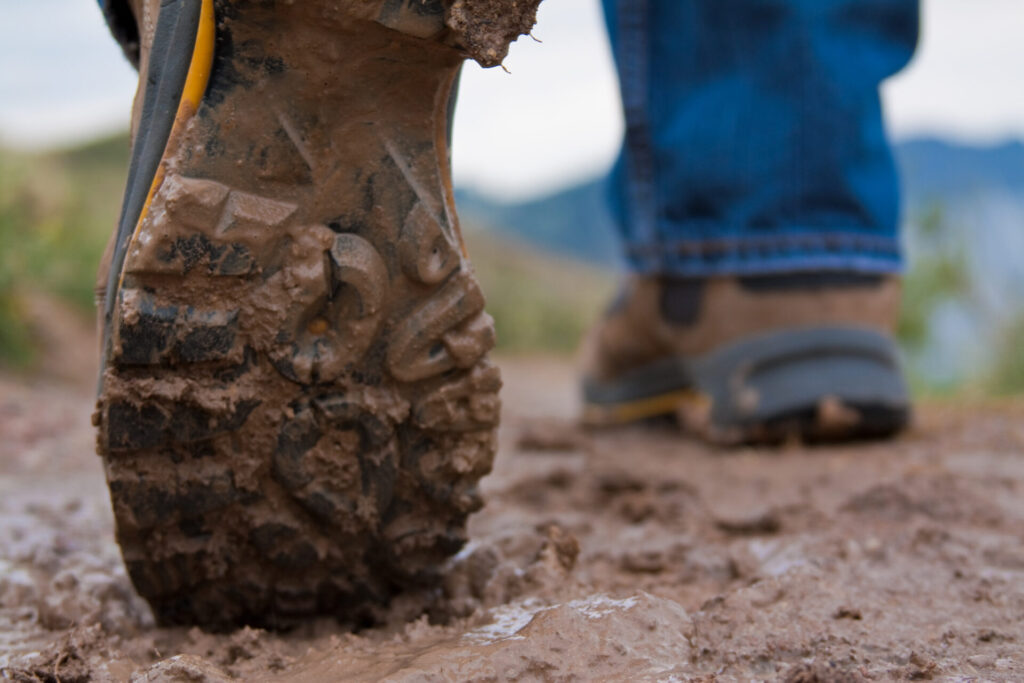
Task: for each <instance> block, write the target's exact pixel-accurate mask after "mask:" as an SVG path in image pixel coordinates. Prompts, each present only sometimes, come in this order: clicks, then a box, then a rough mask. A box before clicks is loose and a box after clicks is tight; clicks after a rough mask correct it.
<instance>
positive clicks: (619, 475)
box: [0, 359, 1024, 683]
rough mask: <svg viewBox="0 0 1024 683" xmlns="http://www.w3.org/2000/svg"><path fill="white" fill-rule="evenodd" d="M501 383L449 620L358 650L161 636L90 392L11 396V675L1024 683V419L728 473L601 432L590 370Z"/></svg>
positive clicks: (5, 667)
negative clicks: (134, 563) (127, 538)
mask: <svg viewBox="0 0 1024 683" xmlns="http://www.w3.org/2000/svg"><path fill="white" fill-rule="evenodd" d="M502 364H503V369H504V373H505V380H506V391H505V395H504V396H505V404H506V410H505V416H504V423H503V427H502V438H501V443H502V446H501V451H500V455H499V459H498V462H497V465H496V468H495V471H494V474H492V475H491V476H490V477H489V478H488V479H487V480H486V484H485V490H486V494H487V500H488V504H487V507H486V508H485V509H484V511H483V512H481V513H479V514H478V515H476V516H475V517H474V518H473V520H472V523H471V532H472V533H471V536H472V539H473V540H472V542H471V543H470V544H469V545H468V546H467V547H466V548H465V549H464V550H463V551H462V552H461V553H460V554H459V555H458V556H457V557H456V558H455V560H454V561H453V563H452V567H451V569H450V572H449V579H448V581H447V583H446V585H445V588H444V592H443V595H440V596H437V597H436V599H435V600H434V601H433V603H432V604H431V606H430V608H429V610H428V613H426V614H421V615H417V614H416V612H417V610H418V609H419V605H420V604H422V603H421V602H419V601H417V600H412V599H410V600H409V601H408V602H404V601H399V602H398V603H396V604H395V605H394V606H393V608H392V610H391V614H392V620H391V623H389V624H385V625H381V626H377V627H374V628H369V629H366V630H363V631H361V632H358V633H355V634H353V633H346V632H343V631H341V630H340V629H339V627H337V626H336V625H335V624H334V623H333V622H331V621H329V620H324V621H321V622H318V623H314V624H310V625H308V627H306V628H303V629H300V630H297V631H293V632H290V633H285V634H272V633H267V632H263V631H258V630H250V629H246V630H242V631H238V632H236V633H233V634H227V635H209V634H205V633H203V632H201V631H198V630H188V629H161V628H156V627H155V626H154V625H153V622H152V618H151V616H150V615H149V612H148V610H147V608H146V606H145V604H144V603H142V602H141V601H140V600H139V599H138V598H137V597H135V595H134V593H133V591H132V588H131V585H130V583H129V581H128V579H127V577H126V575H125V572H124V569H123V567H122V565H121V561H120V557H119V554H118V549H117V546H116V544H115V543H114V541H113V532H112V519H111V514H110V510H109V503H108V500H107V497H106V489H105V486H104V483H103V477H102V471H101V467H100V461H99V459H98V458H97V457H96V456H94V455H93V440H94V436H93V432H92V428H91V427H90V425H89V413H90V410H91V399H90V396H89V393H88V391H87V390H85V389H81V390H80V389H73V388H69V386H68V385H66V384H54V383H46V382H40V381H34V382H32V381H28V380H24V379H13V378H10V377H8V378H0V678H3V679H4V680H18V681H62V682H64V683H69V682H72V681H89V680H95V681H106V680H114V681H122V680H133V681H164V680H170V681H220V680H226V679H232V678H237V679H243V680H261V679H262V680H309V681H328V680H330V681H342V680H381V679H386V680H400V681H437V680H451V681H456V680H458V681H462V680H594V679H604V680H609V679H617V680H622V679H630V680H666V681H686V680H722V681H726V680H790V681H815V680H818V681H856V680H865V679H867V680H893V679H904V680H922V679H933V680H993V681H1010V680H1024V402H1017V403H1013V402H1007V403H994V404H986V405H971V406H962V405H955V404H948V405H926V406H924V407H922V408H921V410H920V411H919V415H918V419H917V423H916V425H915V427H914V429H913V430H912V431H911V433H910V434H908V435H907V436H905V437H903V438H901V439H899V440H897V441H895V442H891V443H881V444H871V445H852V446H843V447H817V448H810V447H804V446H801V445H799V444H791V445H788V446H785V447H783V448H780V449H766V450H757V449H746V450H734V451H727V452H720V451H715V450H711V449H708V448H707V447H705V446H702V445H701V444H699V443H696V442H694V441H691V440H686V439H683V438H680V437H679V436H678V435H677V434H675V433H673V432H672V431H671V430H669V429H667V428H666V429H656V430H653V431H652V430H646V431H640V430H627V431H622V432H614V433H601V434H594V433H584V432H581V431H580V430H578V429H577V428H576V427H575V426H574V424H573V422H572V419H571V418H572V415H573V411H574V387H573V374H572V368H571V367H569V366H568V365H567V364H565V363H564V362H561V361H555V360H546V359H506V360H505V361H504V362H503V363H502ZM409 619H412V621H408V620H409Z"/></svg>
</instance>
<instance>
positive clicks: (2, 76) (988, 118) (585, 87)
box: [0, 0, 1024, 198]
mask: <svg viewBox="0 0 1024 683" xmlns="http://www.w3.org/2000/svg"><path fill="white" fill-rule="evenodd" d="M923 13H924V31H923V36H922V41H921V45H920V48H919V50H918V53H917V55H916V57H915V59H914V61H913V62H912V63H911V65H910V66H909V67H908V68H907V69H905V70H904V71H903V72H902V73H901V74H899V75H898V76H896V77H895V78H893V79H890V81H889V82H887V83H886V84H885V86H884V88H883V96H884V98H885V104H886V112H887V118H888V125H889V129H890V131H891V132H892V134H893V135H894V136H895V137H897V138H900V137H907V136H911V135H918V134H935V135H942V136H945V137H949V138H953V139H956V140H961V141H968V142H980V143H986V142H995V141H998V140H1002V139H1005V138H1010V137H1017V138H1024V39H1022V36H1024V0H924V3H923ZM534 36H535V37H536V38H538V39H539V40H540V41H542V42H536V41H533V40H531V39H529V38H521V39H520V40H519V42H517V43H516V44H515V45H513V46H512V51H511V53H510V56H509V58H508V60H507V61H506V66H507V68H508V69H509V71H510V72H511V73H506V72H504V71H502V70H501V69H489V70H483V69H480V68H478V67H475V66H470V67H468V68H467V69H466V71H465V75H464V78H463V84H462V89H461V93H460V103H459V105H460V107H459V113H458V117H457V121H456V133H455V150H454V159H455V166H456V168H455V172H456V181H457V182H460V183H461V184H463V185H473V186H476V187H477V188H478V189H481V190H484V191H487V192H490V193H493V194H498V195H502V196H506V197H509V198H518V197H524V196H528V195H531V194H536V193H538V192H544V191H547V190H550V189H555V188H557V187H561V186H564V185H566V184H569V183H572V182H573V181H575V180H577V179H580V178H582V177H588V176H592V175H594V174H596V173H598V172H600V171H601V170H602V169H603V168H605V167H606V166H607V165H608V164H609V163H610V162H611V160H612V159H613V158H614V156H615V154H616V150H617V146H618V141H619V136H620V134H621V129H622V121H621V115H620V113H619V108H618V100H617V92H616V83H615V77H614V72H613V69H612V64H611V59H610V56H609V54H608V45H607V40H606V38H605V36H604V27H603V21H602V18H601V14H600V8H599V3H598V1H597V0H546V2H545V3H544V4H543V5H542V7H541V13H540V21H539V23H538V26H537V27H536V29H535V30H534ZM134 88H135V75H134V72H133V71H132V70H131V68H130V67H129V66H128V64H127V63H126V62H125V61H124V59H123V57H122V56H121V53H120V50H119V49H118V48H117V46H116V45H115V43H114V42H113V41H112V40H111V39H110V38H109V37H108V34H107V32H106V28H105V26H104V25H103V21H102V18H101V17H100V14H99V10H98V9H97V8H96V6H95V2H94V1H93V0H0V141H2V142H3V143H4V144H7V145H16V146H19V147H39V146H47V145H53V144H60V143H63V142H66V141H71V140H78V139H83V138H87V137H90V136H93V135H96V134H97V133H101V132H109V131H114V130H118V129H121V128H124V127H126V126H127V121H128V113H127V112H128V107H129V106H130V103H131V98H132V94H133V91H134Z"/></svg>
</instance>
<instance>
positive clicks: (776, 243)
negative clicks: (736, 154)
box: [625, 232, 900, 254]
mask: <svg viewBox="0 0 1024 683" xmlns="http://www.w3.org/2000/svg"><path fill="white" fill-rule="evenodd" d="M808 246H809V247H817V248H821V247H826V250H827V251H834V250H835V249H836V248H844V247H851V246H856V247H860V248H865V247H866V248H873V249H874V250H877V251H889V252H892V253H896V254H898V253H899V252H900V243H899V240H897V239H893V238H886V237H876V236H873V235H858V234H853V233H836V232H823V233H816V234H810V235H808V234H796V235H772V236H750V237H727V238H715V239H709V240H675V241H672V242H658V243H655V244H650V243H628V244H626V245H625V248H626V250H627V251H629V252H630V253H631V254H650V253H654V254H664V253H671V254H678V253H687V254H708V253H715V252H726V251H737V250H740V251H747V250H754V249H765V248H776V249H779V248H781V249H792V248H801V247H804V248H806V247H808Z"/></svg>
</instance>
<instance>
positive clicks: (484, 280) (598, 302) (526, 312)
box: [465, 226, 615, 353]
mask: <svg viewBox="0 0 1024 683" xmlns="http://www.w3.org/2000/svg"><path fill="white" fill-rule="evenodd" d="M465 238H466V244H467V246H468V247H469V253H470V257H471V259H472V261H473V265H474V267H475V268H476V273H477V276H478V277H479V278H480V285H481V287H483V290H484V293H485V294H486V296H487V312H488V313H490V314H491V315H492V316H494V320H495V327H496V328H497V332H498V349H499V350H501V351H506V352H516V353H517V352H537V351H543V352H548V353H572V352H573V351H575V349H576V347H577V346H578V345H579V342H580V338H581V337H582V335H583V334H584V332H585V331H586V330H587V328H588V327H589V326H590V325H591V324H592V323H593V322H594V320H595V319H596V318H597V316H598V314H599V313H600V311H601V310H603V308H604V307H605V306H606V305H607V303H608V301H610V299H611V295H612V292H613V290H614V287H615V279H614V276H613V275H612V274H611V273H608V272H606V271H603V270H600V269H597V268H592V267H589V266H585V265H581V264H579V263H575V262H570V261H566V260H564V259H559V258H557V257H554V256H548V255H546V254H542V253H539V252H537V251H536V250H533V249H530V248H528V247H524V246H520V245H517V244H516V243H514V242H512V241H509V240H506V239H504V238H500V237H496V236H494V235H493V233H489V232H485V231H483V230H474V229H473V228H472V226H470V227H469V228H467V229H466V230H465Z"/></svg>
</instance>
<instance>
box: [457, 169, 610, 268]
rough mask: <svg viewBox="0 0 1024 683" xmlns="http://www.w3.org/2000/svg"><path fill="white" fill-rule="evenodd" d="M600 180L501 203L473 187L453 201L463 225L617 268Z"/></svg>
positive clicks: (555, 252)
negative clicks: (470, 225)
mask: <svg viewBox="0 0 1024 683" xmlns="http://www.w3.org/2000/svg"><path fill="white" fill-rule="evenodd" d="M606 192H607V183H606V182H605V180H604V178H598V179H595V180H590V181H587V182H585V183H581V184H579V185H575V186H573V187H570V188H568V189H565V190H561V191H558V192H554V193H552V194H549V195H546V196H543V197H539V198H537V199H532V200H529V201H525V202H519V203H503V202H500V201H496V200H494V199H492V198H490V197H488V196H486V195H483V194H480V193H478V192H475V191H473V190H471V189H458V190H456V192H455V201H456V203H457V204H458V207H459V215H460V216H462V220H463V221H464V222H467V223H471V224H474V225H478V226H482V227H484V228H485V229H487V230H490V231H493V232H496V233H498V234H499V235H503V236H506V237H510V238H513V239H515V240H516V241H519V242H524V243H526V244H529V245H532V246H533V247H535V248H540V249H541V250H543V251H547V252H551V253H553V254H557V255H559V256H565V257H568V258H572V259H575V260H578V261H585V262H587V263H591V264H594V265H598V266H606V267H610V268H617V267H619V266H620V265H621V256H620V255H619V244H618V237H617V236H616V234H615V224H614V223H613V222H612V217H611V215H610V214H609V212H608V208H607V205H606V198H605V195H606Z"/></svg>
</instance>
